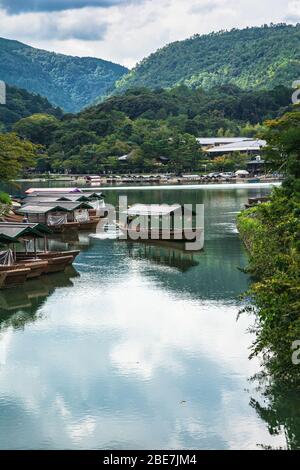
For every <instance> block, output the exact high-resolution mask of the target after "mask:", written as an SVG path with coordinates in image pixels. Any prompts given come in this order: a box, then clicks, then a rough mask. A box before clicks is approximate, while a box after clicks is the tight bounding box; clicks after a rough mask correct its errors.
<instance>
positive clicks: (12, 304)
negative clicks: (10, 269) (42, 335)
mask: <svg viewBox="0 0 300 470" xmlns="http://www.w3.org/2000/svg"><path fill="white" fill-rule="evenodd" d="M77 276H79V274H78V272H77V271H76V270H75V269H74V267H72V266H68V267H67V268H66V270H65V272H62V273H56V274H51V275H47V276H41V277H39V278H37V279H31V280H28V281H27V282H26V283H25V284H24V285H23V286H20V287H18V288H17V289H3V290H0V330H1V329H3V328H5V327H7V326H13V327H15V328H18V327H22V326H24V325H25V324H26V323H27V322H30V321H34V320H36V319H37V317H36V313H37V311H38V310H39V309H41V307H42V306H43V304H44V303H45V302H46V300H47V298H48V297H49V296H50V295H51V294H52V293H53V292H54V291H55V289H56V288H62V287H73V285H74V284H73V282H72V279H73V278H75V277H77ZM15 313H17V315H16V316H14V314H15Z"/></svg>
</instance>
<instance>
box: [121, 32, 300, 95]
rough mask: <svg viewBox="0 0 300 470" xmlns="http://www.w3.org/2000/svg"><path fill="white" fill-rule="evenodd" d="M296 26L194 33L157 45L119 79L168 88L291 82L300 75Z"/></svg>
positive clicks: (264, 85) (127, 84) (130, 83)
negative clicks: (159, 46)
mask: <svg viewBox="0 0 300 470" xmlns="http://www.w3.org/2000/svg"><path fill="white" fill-rule="evenodd" d="M299 41H300V25H299V24H298V25H297V26H289V25H285V24H280V25H275V26H274V25H271V26H266V25H265V26H263V27H253V28H246V29H243V30H238V29H234V30H232V31H221V32H219V33H211V34H208V35H203V36H200V35H195V36H193V37H192V38H190V39H187V40H185V41H177V42H174V43H172V44H170V45H167V46H165V47H163V48H162V49H159V50H158V51H157V52H155V53H153V54H151V55H150V56H149V57H148V58H146V59H144V60H143V61H142V62H141V63H140V64H138V65H137V66H136V67H135V68H134V69H133V70H132V71H130V72H129V73H128V74H127V75H125V76H124V77H122V78H121V79H120V80H119V81H118V83H117V89H120V90H124V89H126V88H132V87H135V86H146V87H149V88H169V87H174V86H175V85H179V84H182V83H184V84H186V85H188V86H190V87H193V88H198V87H204V88H211V87H212V86H216V85H223V84H228V83H232V84H235V85H238V86H239V87H240V88H244V89H254V88H268V89H271V88H274V87H275V86H276V85H280V84H282V85H285V86H288V87H289V86H291V84H292V82H293V81H294V80H296V79H298V77H300V48H299Z"/></svg>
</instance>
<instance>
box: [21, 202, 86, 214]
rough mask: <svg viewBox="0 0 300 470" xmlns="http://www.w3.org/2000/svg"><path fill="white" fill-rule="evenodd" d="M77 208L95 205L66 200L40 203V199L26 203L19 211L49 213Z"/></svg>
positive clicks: (70, 210)
mask: <svg viewBox="0 0 300 470" xmlns="http://www.w3.org/2000/svg"><path fill="white" fill-rule="evenodd" d="M76 209H93V206H92V205H91V204H88V203H87V202H70V201H64V202H59V203H53V202H41V203H40V204H39V202H38V201H35V202H34V203H28V204H25V205H24V206H22V207H21V208H20V209H18V211H17V212H19V213H21V214H47V213H48V212H55V211H65V212H73V211H75V210H76Z"/></svg>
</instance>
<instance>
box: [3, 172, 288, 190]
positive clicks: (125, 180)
mask: <svg viewBox="0 0 300 470" xmlns="http://www.w3.org/2000/svg"><path fill="white" fill-rule="evenodd" d="M12 181H14V182H16V183H26V182H28V183H49V185H50V184H55V183H66V184H69V185H78V186H83V185H88V186H89V187H91V188H96V187H102V186H103V185H110V186H114V187H115V186H116V187H118V186H120V185H122V184H125V185H126V186H131V185H134V186H136V185H137V184H138V185H147V186H152V187H153V186H155V185H158V186H162V187H163V186H166V185H167V186H170V185H172V186H175V185H192V184H201V185H210V184H242V183H251V184H255V183H279V182H281V181H282V179H281V178H277V177H271V176H266V175H264V176H261V177H255V178H253V177H251V176H250V175H249V176H248V177H242V178H241V177H222V176H217V174H215V175H213V176H212V175H182V176H174V175H173V176H168V175H155V174H151V175H131V176H126V175H125V176H124V175H111V176H102V177H99V179H97V180H88V178H87V177H86V176H84V175H69V176H57V177H56V176H54V175H51V176H50V177H44V176H42V177H35V178H18V179H15V180H12Z"/></svg>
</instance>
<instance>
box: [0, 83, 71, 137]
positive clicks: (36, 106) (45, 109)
mask: <svg viewBox="0 0 300 470" xmlns="http://www.w3.org/2000/svg"><path fill="white" fill-rule="evenodd" d="M36 113H47V114H52V115H53V116H55V117H58V118H59V117H61V116H62V114H63V113H62V111H61V109H60V108H55V107H54V106H52V105H51V103H49V101H48V100H47V98H43V97H42V96H39V95H34V94H32V93H29V92H28V91H26V90H22V89H19V88H16V87H12V86H9V85H7V87H6V104H5V105H0V132H3V131H9V130H11V128H12V126H13V124H15V123H16V122H17V121H19V120H20V119H21V118H24V117H27V116H30V115H31V114H36Z"/></svg>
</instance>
